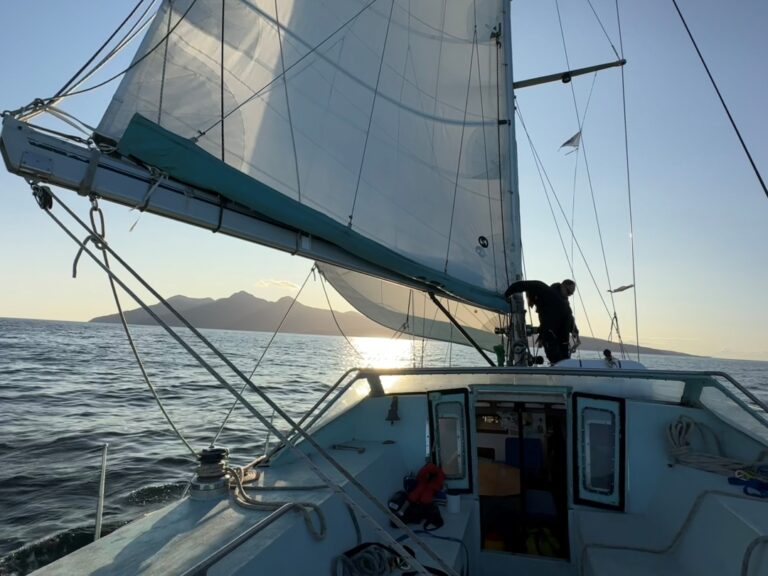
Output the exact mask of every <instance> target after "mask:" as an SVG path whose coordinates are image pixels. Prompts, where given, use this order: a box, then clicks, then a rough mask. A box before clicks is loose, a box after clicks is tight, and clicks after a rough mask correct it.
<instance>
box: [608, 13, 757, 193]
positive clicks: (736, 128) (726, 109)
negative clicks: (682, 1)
mask: <svg viewBox="0 0 768 576" xmlns="http://www.w3.org/2000/svg"><path fill="white" fill-rule="evenodd" d="M672 4H674V5H675V10H677V14H678V15H679V16H680V20H681V21H682V23H683V26H684V27H685V31H686V32H687V33H688V38H690V39H691V43H692V44H693V47H694V48H695V49H696V54H698V55H699V60H701V63H702V65H703V66H704V70H705V71H706V72H707V76H709V81H710V82H712V87H713V88H714V89H715V92H716V93H717V97H718V98H719V99H720V104H722V105H723V110H725V113H726V114H727V115H728V120H730V122H731V126H733V130H734V132H736V136H737V138H738V139H739V142H740V143H741V147H742V148H743V149H744V153H745V154H746V155H747V159H748V160H749V163H750V164H751V165H752V170H753V171H754V172H755V176H757V179H758V181H759V182H760V186H761V187H762V189H763V192H765V195H766V196H768V187H766V185H765V182H764V181H763V177H762V175H761V174H760V170H758V168H757V165H756V164H755V161H754V160H753V159H752V154H750V152H749V148H747V144H746V143H745V142H744V138H742V137H741V132H740V131H739V129H738V127H737V126H736V121H735V120H734V119H733V116H731V111H730V110H729V109H728V106H726V104H725V100H724V99H723V95H722V94H720V89H719V88H718V87H717V83H716V82H715V79H714V78H713V77H712V73H711V72H710V71H709V66H707V62H706V61H705V60H704V56H703V55H702V54H701V50H699V46H698V44H696V40H694V38H693V34H692V33H691V29H690V28H688V23H687V22H686V21H685V18H684V17H683V13H682V12H681V11H680V7H679V6H678V5H677V0H672ZM618 11H619V8H618V0H616V14H617V16H618ZM619 30H621V28H619ZM619 37H621V36H619ZM623 49H624V48H623V47H622V50H623Z"/></svg>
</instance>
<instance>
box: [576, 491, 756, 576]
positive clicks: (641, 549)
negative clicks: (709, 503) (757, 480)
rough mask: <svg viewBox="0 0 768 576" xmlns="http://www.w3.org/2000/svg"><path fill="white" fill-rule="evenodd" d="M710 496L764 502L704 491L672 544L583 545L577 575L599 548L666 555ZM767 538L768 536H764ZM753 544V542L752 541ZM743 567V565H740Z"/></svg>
mask: <svg viewBox="0 0 768 576" xmlns="http://www.w3.org/2000/svg"><path fill="white" fill-rule="evenodd" d="M710 494H714V495H716V496H724V497H726V498H735V499H738V500H750V501H752V502H761V501H762V502H764V501H763V500H761V499H760V498H759V497H757V496H748V495H744V494H736V493H733V492H725V491H724V490H705V491H704V492H702V493H701V494H699V495H698V496H697V497H696V500H694V502H693V505H692V506H691V509H690V510H689V511H688V515H687V516H686V517H685V520H684V521H683V523H682V525H681V526H680V528H678V529H677V532H675V536H674V538H672V542H670V543H669V544H667V545H666V546H664V547H663V548H647V547H644V546H630V545H622V544H597V543H596V544H584V545H583V546H582V547H581V557H580V558H579V574H582V575H583V574H584V559H585V558H586V556H587V551H588V550H591V549H594V548H599V549H602V550H630V551H632V552H645V553H648V554H666V553H667V552H670V551H671V550H672V548H674V547H675V546H676V545H677V543H678V542H679V541H680V539H681V538H682V536H683V534H684V533H685V530H686V528H688V526H689V525H690V523H691V522H692V521H693V518H694V516H695V515H696V513H697V512H698V511H699V509H700V508H701V504H702V502H703V501H704V498H705V497H707V496H709V495H710ZM766 538H768V536H766ZM753 542H754V541H753ZM742 566H743V564H742Z"/></svg>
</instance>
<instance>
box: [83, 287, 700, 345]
mask: <svg viewBox="0 0 768 576" xmlns="http://www.w3.org/2000/svg"><path fill="white" fill-rule="evenodd" d="M168 302H169V303H170V304H171V305H172V306H173V307H174V308H176V310H178V311H179V312H181V313H183V315H184V317H185V318H186V319H187V321H189V322H190V323H191V324H192V325H193V326H195V327H196V328H215V329H223V330H247V331H256V332H274V330H275V329H276V328H277V327H278V325H279V324H280V320H282V318H283V316H284V315H285V312H286V310H288V307H289V306H290V305H291V302H293V299H292V298H290V297H288V296H286V297H285V298H281V299H280V300H278V301H277V302H270V301H268V300H264V299H262V298H256V297H255V296H253V295H252V294H249V293H248V292H242V291H241V292H236V293H235V294H232V296H229V297H228V298H220V299H218V300H215V299H213V298H190V297H188V296H181V295H179V296H173V297H171V298H168ZM150 308H151V309H152V311H153V312H154V313H155V314H157V315H158V316H159V317H160V318H162V319H163V321H165V322H167V323H168V324H169V325H171V326H180V325H181V323H180V322H179V321H178V320H177V319H176V318H175V317H174V316H172V315H171V313H170V312H168V311H167V310H166V309H165V307H164V306H162V305H160V304H155V305H154V306H150ZM335 316H336V320H337V321H338V323H339V325H340V326H341V328H342V329H343V331H344V333H345V334H346V335H347V336H373V337H383V338H389V337H390V336H392V334H393V332H392V330H390V329H389V328H385V327H383V326H380V325H379V324H376V323H375V322H373V321H372V320H369V319H368V318H366V317H365V316H363V315H362V314H359V313H358V312H335ZM125 318H126V320H127V321H128V323H129V324H143V325H151V324H155V321H154V319H153V318H152V317H151V316H150V315H149V314H147V312H145V311H144V310H143V309H141V308H139V309H136V310H129V311H126V312H125ZM90 321H91V322H104V323H115V322H119V321H120V318H119V316H118V315H117V314H110V315H107V316H98V317H96V318H93V319H92V320H90ZM281 331H282V332H290V333H294V334H320V335H332V336H337V335H338V334H339V330H338V328H337V327H336V324H335V322H334V320H333V315H332V314H331V312H330V310H326V309H320V308H312V307H311V306H305V305H304V304H301V303H299V302H296V303H295V304H294V305H293V310H291V313H290V314H289V315H288V318H286V320H285V323H284V324H283V327H282V328H281ZM581 340H582V349H583V350H603V349H605V348H610V349H611V350H613V351H614V352H618V347H617V345H616V343H615V342H608V341H606V340H602V339H600V338H589V337H587V336H582V338H581ZM624 348H625V350H626V352H627V353H629V354H633V353H635V352H636V347H635V346H634V345H625V347H624ZM640 352H641V353H644V354H675V355H679V356H687V354H681V353H679V352H671V351H669V350H658V349H655V348H647V347H645V346H641V347H640Z"/></svg>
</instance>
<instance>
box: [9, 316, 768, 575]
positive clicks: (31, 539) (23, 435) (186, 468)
mask: <svg viewBox="0 0 768 576" xmlns="http://www.w3.org/2000/svg"><path fill="white" fill-rule="evenodd" d="M132 333H133V335H134V338H135V340H136V342H137V344H138V346H139V349H140V351H141V353H142V357H143V360H144V363H145V366H146V369H147V371H148V372H149V374H150V377H151V378H152V380H153V382H154V383H155V385H156V387H157V389H158V393H159V395H160V397H161V399H162V401H163V403H164V405H165V407H166V409H167V410H168V411H169V412H170V414H171V416H172V418H173V419H174V421H175V423H176V424H177V426H178V427H179V428H180V429H181V431H182V433H183V434H184V435H185V437H186V438H187V440H188V441H189V442H190V444H192V446H193V447H195V448H196V449H199V448H202V447H204V446H207V445H208V444H209V443H210V441H211V439H212V438H213V436H214V435H215V433H216V432H217V431H218V429H219V427H220V426H221V423H222V420H223V418H224V416H225V414H226V413H227V411H228V409H229V407H230V406H231V403H232V397H231V396H230V394H229V393H228V392H227V391H225V390H224V389H222V387H221V386H220V385H219V384H218V383H217V382H216V381H215V380H214V379H213V377H211V376H210V375H209V374H208V373H207V372H206V371H205V370H204V369H202V368H201V367H200V366H198V365H197V363H195V361H194V360H193V359H192V358H191V357H190V356H189V355H188V354H186V353H184V352H183V351H182V350H181V349H180V348H179V346H178V345H177V344H176V343H175V342H174V341H172V340H171V339H170V338H169V337H168V336H167V335H166V334H165V332H164V331H162V329H160V328H157V327H149V326H139V327H133V328H132ZM204 334H205V335H206V337H208V338H209V339H210V340H211V341H212V342H213V343H214V344H215V345H216V346H217V347H218V348H220V349H221V350H222V351H223V352H224V353H225V354H226V355H227V356H228V357H229V358H230V359H231V360H232V362H233V363H234V364H235V365H236V366H237V367H238V368H240V369H241V370H243V371H244V372H245V373H246V374H250V373H251V371H252V370H253V369H254V366H255V364H256V361H257V359H258V358H259V356H260V355H261V352H262V350H263V348H264V346H265V345H266V344H267V342H268V340H269V338H270V337H271V335H270V334H266V333H256V332H236V331H226V330H206V331H204ZM353 344H354V346H355V348H356V349H357V350H358V352H359V353H360V354H361V355H358V354H356V353H354V352H353V351H352V350H351V348H350V346H349V344H348V343H347V342H346V341H345V340H344V339H343V338H341V337H332V336H306V335H295V334H286V335H279V336H278V337H277V338H276V339H275V341H274V342H273V344H272V346H271V347H270V349H269V351H268V353H267V355H266V356H265V358H264V360H263V362H262V364H261V366H260V367H259V368H258V370H257V371H256V373H255V375H254V378H253V379H254V382H255V383H256V384H258V385H259V386H261V387H262V388H263V389H264V390H265V391H267V392H268V393H269V394H270V395H271V397H272V398H273V399H274V400H275V401H277V402H278V403H279V404H280V405H281V407H283V408H284V409H286V410H287V411H288V413H289V414H290V415H291V416H295V417H299V416H300V415H302V414H303V413H304V412H305V411H306V410H307V409H308V408H309V407H310V406H311V405H312V404H313V403H314V401H315V400H316V399H317V398H318V397H319V396H320V395H321V394H322V393H323V392H324V391H325V389H326V387H327V386H328V385H331V384H333V383H334V382H335V381H336V379H337V378H338V377H339V376H341V374H342V373H343V372H344V371H345V370H347V369H348V368H351V367H353V366H360V365H375V366H382V365H384V366H411V365H422V358H423V364H424V365H425V366H446V365H448V364H451V363H452V364H454V365H459V364H461V365H478V366H481V365H483V361H482V359H480V358H479V357H478V355H477V354H476V353H475V352H474V351H473V350H471V349H467V348H464V347H459V346H453V347H450V346H448V345H446V344H440V343H429V344H427V345H426V346H425V347H423V346H422V343H421V342H416V343H412V342H411V341H409V340H386V339H373V338H355V339H353ZM196 349H197V350H198V352H200V353H201V355H203V356H204V357H205V358H206V359H208V360H210V361H211V363H212V364H213V365H214V366H215V367H216V368H217V369H221V371H222V374H224V375H225V377H226V378H227V379H228V381H229V382H231V383H233V384H235V385H236V386H237V387H238V388H239V387H240V386H241V385H242V384H241V383H239V382H240V381H239V380H238V379H237V378H236V377H235V376H234V375H233V374H232V373H231V372H230V371H228V370H227V369H226V368H225V367H223V365H222V363H221V362H220V361H219V360H217V359H215V358H213V356H212V354H211V353H210V352H209V351H207V350H205V349H203V348H202V347H200V346H197V347H196ZM643 362H644V363H645V364H646V365H648V366H649V367H652V368H674V369H696V370H722V371H726V372H729V373H730V374H732V375H734V376H735V377H736V378H737V379H739V380H740V381H742V382H743V383H744V384H746V385H748V386H750V387H752V388H753V389H755V390H757V391H759V393H761V394H765V393H766V392H768V386H767V385H766V383H768V363H766V362H741V361H731V360H716V359H707V358H689V357H677V356H645V357H644V358H643ZM251 396H254V395H253V394H250V395H249V394H248V393H246V397H248V398H249V399H252V398H251ZM252 400H253V403H254V404H255V405H256V406H259V407H262V408H263V410H264V412H265V413H266V414H270V413H271V411H270V410H269V409H268V408H267V407H266V406H265V405H264V404H263V403H262V402H261V401H258V400H255V399H252ZM264 441H265V434H264V431H263V429H262V427H261V425H259V423H258V422H256V421H255V419H254V418H253V417H252V416H251V415H250V414H248V413H247V412H246V411H245V410H244V409H242V408H241V409H236V410H235V411H234V413H233V416H232V418H231V419H230V420H229V423H228V425H227V427H226V428H225V430H224V432H223V433H222V435H221V437H220V439H219V440H218V442H217V444H219V445H223V446H227V447H228V448H229V449H230V452H231V455H232V460H233V461H234V462H235V463H236V464H244V463H246V462H249V461H250V460H252V459H253V458H254V457H255V456H257V455H258V454H260V453H261V452H262V451H263V447H264ZM105 443H108V444H109V457H108V472H107V481H106V486H107V490H106V498H105V510H104V527H105V532H106V531H110V530H112V529H114V528H116V527H118V526H120V525H122V524H124V523H125V522H128V521H130V520H131V519H133V518H135V517H137V516H138V515H140V514H142V513H145V512H148V511H150V510H152V509H155V508H157V507H159V506H161V505H163V504H165V503H168V502H169V501H172V500H174V499H176V498H178V497H179V496H180V495H181V493H182V492H183V490H184V488H185V486H186V481H187V480H188V479H189V478H190V476H191V474H192V472H193V470H194V464H193V462H192V460H191V458H190V456H189V454H188V452H187V450H186V448H185V447H184V446H183V444H182V443H181V442H180V441H179V440H178V438H177V437H176V436H175V435H174V434H173V432H172V431H171V430H170V428H169V426H168V425H167V423H166V422H165V420H164V419H163V417H162V415H161V413H160V411H159V409H158V408H157V405H156V403H155V401H154V399H153V398H152V396H151V394H150V392H149V390H148V389H147V387H146V384H145V383H144V381H143V379H142V378H141V374H140V372H139V369H138V367H137V365H136V362H135V360H134V359H133V356H132V354H131V352H130V349H129V347H128V344H127V341H126V339H125V335H124V333H123V332H122V328H121V327H120V326H118V325H110V324H86V323H76V322H47V321H31V320H15V319H2V318H0V575H6V574H25V573H27V572H29V571H30V570H33V569H34V568H36V567H39V566H41V565H43V564H45V563H47V562H49V561H52V560H54V559H55V558H57V557H59V556H61V555H62V554H64V553H66V552H68V551H71V550H74V549H76V548H78V547H79V546H82V545H84V544H86V543H87V542H90V541H91V540H92V539H93V529H94V528H93V527H94V521H95V520H94V518H95V511H96V500H97V494H98V481H99V472H100V465H101V450H102V446H103V445H104V444H105Z"/></svg>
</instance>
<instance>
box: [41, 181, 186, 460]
mask: <svg viewBox="0 0 768 576" xmlns="http://www.w3.org/2000/svg"><path fill="white" fill-rule="evenodd" d="M30 185H31V186H32V188H33V190H35V186H36V185H35V184H33V183H32V182H30ZM35 197H36V199H37V194H36V196H35ZM57 200H58V199H57ZM90 200H91V210H90V212H89V218H90V222H91V227H90V228H88V227H87V226H86V225H85V224H84V223H82V222H81V224H83V227H84V228H85V229H86V230H87V231H88V233H89V236H88V237H87V238H86V239H85V240H84V241H82V242H80V241H77V240H75V241H76V242H77V243H78V245H79V246H80V249H79V250H78V252H77V256H76V257H75V262H74V264H73V269H72V275H73V277H76V276H77V261H78V260H79V258H80V255H81V254H82V252H83V251H84V250H85V249H86V244H87V243H88V242H89V241H90V242H92V243H93V244H94V246H96V248H97V249H98V250H99V251H100V252H101V256H102V260H103V261H104V266H105V269H106V270H107V271H110V272H111V264H110V261H109V256H108V254H107V241H106V235H107V234H106V223H105V220H104V214H103V212H102V211H101V208H99V205H98V201H97V199H96V197H95V196H91V198H90ZM38 202H39V200H38ZM59 203H60V204H61V201H60V200H59ZM62 205H63V204H62ZM65 208H66V210H67V211H69V208H68V207H66V206H65ZM45 212H46V213H47V214H48V215H49V216H51V217H52V218H53V219H54V220H56V222H57V223H59V225H60V226H62V227H63V224H62V223H60V222H59V221H58V220H57V219H56V218H55V217H54V216H53V214H52V213H51V211H50V210H46V211H45ZM97 215H98V219H99V226H97V225H96V216H97ZM65 230H66V229H65ZM67 232H68V231H67ZM72 238H73V239H75V237H74V235H73V236H72ZM108 278H109V287H110V288H111V290H112V297H113V298H114V300H115V306H116V308H117V313H118V317H119V318H120V323H121V324H122V327H123V331H124V332H125V336H126V338H127V340H128V345H129V346H130V348H131V352H132V353H133V356H134V358H135V359H136V364H137V365H138V367H139V371H140V372H141V376H142V378H143V379H144V382H145V383H146V384H147V387H148V388H149V391H150V392H151V393H152V396H153V397H154V399H155V402H157V406H158V408H160V412H162V414H163V417H164V418H165V420H166V422H168V425H169V426H170V427H171V430H173V432H174V433H175V434H176V436H177V437H178V438H179V440H181V442H182V444H184V446H185V447H186V448H187V450H188V451H189V452H190V454H191V455H192V458H193V460H195V461H196V460H197V459H198V455H197V452H196V451H195V449H194V448H193V447H192V446H191V445H190V443H189V442H188V441H187V439H186V438H184V435H183V434H182V433H181V431H180V430H179V429H178V427H177V426H176V424H175V423H174V422H173V419H172V418H171V415H170V414H169V413H168V411H167V410H166V409H165V406H164V405H163V402H162V400H161V399H160V395H159V394H158V393H157V389H156V388H155V386H154V384H152V379H151V378H150V377H149V374H148V373H147V370H146V368H145V367H144V362H143V360H142V358H141V354H140V353H139V349H138V347H137V346H136V342H135V341H134V339H133V335H132V334H131V330H130V328H129V327H128V323H127V321H126V319H125V314H124V312H123V307H122V304H121V303H120V296H119V294H118V293H117V287H116V286H115V280H114V278H113V276H112V275H111V274H108Z"/></svg>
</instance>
